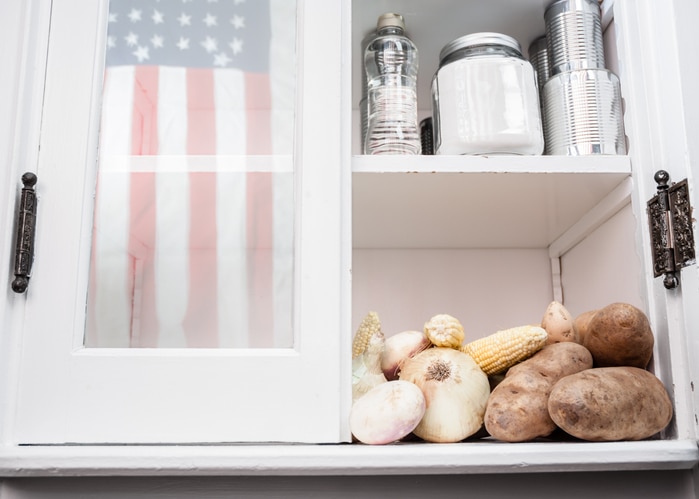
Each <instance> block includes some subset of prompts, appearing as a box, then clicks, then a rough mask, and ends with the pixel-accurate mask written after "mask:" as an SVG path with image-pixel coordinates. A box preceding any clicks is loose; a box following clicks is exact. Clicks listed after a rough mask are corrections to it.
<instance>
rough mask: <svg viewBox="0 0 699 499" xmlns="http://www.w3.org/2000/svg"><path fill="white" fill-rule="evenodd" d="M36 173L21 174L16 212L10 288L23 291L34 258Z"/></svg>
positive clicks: (26, 284)
mask: <svg viewBox="0 0 699 499" xmlns="http://www.w3.org/2000/svg"><path fill="white" fill-rule="evenodd" d="M36 180H37V179H36V175H34V174H33V173H30V172H27V173H25V174H24V175H22V183H23V184H24V187H22V197H21V199H20V201H19V212H18V213H17V241H16V242H15V279H14V281H12V290H13V291H14V292H15V293H24V292H25V291H26V290H27V286H29V276H30V275H31V272H32V262H33V260H34V232H35V230H36V192H34V185H35V184H36Z"/></svg>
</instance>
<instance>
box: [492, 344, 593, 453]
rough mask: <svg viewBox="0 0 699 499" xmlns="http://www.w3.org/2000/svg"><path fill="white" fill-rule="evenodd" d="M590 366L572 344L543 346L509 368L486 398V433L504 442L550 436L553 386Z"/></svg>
mask: <svg viewBox="0 0 699 499" xmlns="http://www.w3.org/2000/svg"><path fill="white" fill-rule="evenodd" d="M591 367H592V356H591V355H590V352H589V351H588V350H587V349H586V348H585V347H583V346H582V345H579V344H577V343H572V342H563V343H554V344H552V345H547V346H545V347H544V348H543V349H541V350H539V351H538V352H537V353H535V354H534V355H533V356H532V357H530V358H529V359H527V360H525V361H523V362H521V363H519V364H517V365H516V366H513V367H511V368H510V369H509V370H508V371H507V374H506V375H505V379H504V380H502V381H501V382H500V383H499V384H498V385H497V386H496V387H495V388H494V389H493V391H492V393H491V394H490V397H489V398H488V404H487V405H486V410H485V417H484V419H485V428H486V430H487V432H488V433H489V434H490V435H491V436H493V437H495V438H497V439H498V440H503V441H505V442H525V441H528V440H533V439H535V438H538V437H545V436H548V435H550V434H551V433H552V432H553V431H554V430H555V429H556V425H555V424H554V422H553V420H552V419H551V417H550V416H549V413H548V397H549V393H550V392H551V389H552V388H553V385H554V383H555V382H556V381H558V380H559V379H561V378H563V377H564V376H567V375H569V374H573V373H577V372H579V371H582V370H583V369H589V368H591Z"/></svg>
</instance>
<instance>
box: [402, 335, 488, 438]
mask: <svg viewBox="0 0 699 499" xmlns="http://www.w3.org/2000/svg"><path fill="white" fill-rule="evenodd" d="M400 379H401V380H404V381H410V382H412V383H414V384H416V385H417V386H418V387H419V388H420V389H421V390H422V393H423V395H424V396H425V401H426V404H427V407H426V409H425V415H424V416H423V417H422V420H421V421H420V424H418V425H417V426H416V427H415V429H414V430H413V433H414V434H415V435H417V436H418V437H420V438H422V439H423V440H426V441H428V442H440V443H441V442H460V441H461V440H464V439H466V438H468V437H470V436H471V435H473V434H475V433H476V432H478V431H479V430H480V429H481V427H482V425H483V416H484V414H485V408H486V404H487V402H488V397H489V396H490V384H489V382H488V377H487V376H486V375H485V373H484V372H483V371H482V370H481V369H480V368H479V367H478V365H477V364H476V362H475V361H474V360H473V359H472V358H471V356H469V355H468V354H466V353H463V352H460V351H458V350H455V349H453V348H448V347H435V348H430V349H428V350H425V351H423V352H421V353H419V354H417V355H415V356H414V357H412V358H411V359H409V360H407V361H406V362H405V364H403V369H402V370H401V373H400Z"/></svg>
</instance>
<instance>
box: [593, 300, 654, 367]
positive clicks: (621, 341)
mask: <svg viewBox="0 0 699 499" xmlns="http://www.w3.org/2000/svg"><path fill="white" fill-rule="evenodd" d="M653 343H654V338H653V331H651V328H650V323H649V322H648V318H647V317H646V314H644V313H643V312H642V311H641V310H639V309H638V308H636V307H634V306H633V305H630V304H628V303H611V304H609V305H607V306H606V307H604V308H601V309H600V310H598V311H597V313H596V314H595V315H594V316H593V317H592V319H590V323H589V327H588V330H587V332H586V334H585V337H584V340H583V345H584V346H585V347H586V348H587V349H588V350H589V351H590V353H591V354H592V358H593V359H594V361H595V367H613V366H632V367H639V368H641V369H644V368H646V367H647V366H648V363H649V362H650V358H651V355H652V354H653Z"/></svg>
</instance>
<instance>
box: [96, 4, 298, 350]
mask: <svg viewBox="0 0 699 499" xmlns="http://www.w3.org/2000/svg"><path fill="white" fill-rule="evenodd" d="M289 3H290V2H289ZM277 18H278V16H277ZM287 21H288V18H287ZM284 29H286V30H287V31H288V28H284ZM275 33H277V38H276V43H275V44H274V47H276V48H275V49H274V50H273V54H272V64H273V65H274V62H275V59H277V60H279V61H282V60H284V61H288V60H293V54H291V56H290V54H289V53H288V51H289V50H291V51H292V52H293V43H290V42H289V40H288V39H285V36H286V34H288V33H286V34H285V33H284V32H280V31H279V30H277V31H276V32H275ZM292 36H293V34H292ZM292 40H293V38H292ZM285 52H286V53H285ZM292 71H293V68H292ZM293 87H294V81H293V72H290V71H289V69H288V68H284V70H280V71H272V72H271V73H270V74H269V75H267V74H250V73H244V72H241V71H239V70H235V69H214V70H210V69H184V68H169V67H152V66H151V67H148V66H136V67H133V66H128V67H115V68H109V69H108V71H107V74H106V80H105V88H104V97H103V107H102V128H101V131H100V137H101V141H100V175H99V180H98V188H97V195H96V198H97V199H96V205H95V231H94V238H93V258H92V269H91V284H90V290H89V298H88V328H87V330H88V333H87V340H86V344H87V345H88V346H99V347H234V348H245V347H289V346H291V344H292V336H293V335H292V324H291V309H292V294H291V293H292V287H293V282H292V281H293V276H292V273H293V244H292V243H293V217H294V215H293V204H292V203H293V176H292V174H291V172H292V166H291V144H292V142H293V141H292V133H293V126H292V123H293V105H294V98H293ZM280 153H281V154H280Z"/></svg>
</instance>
